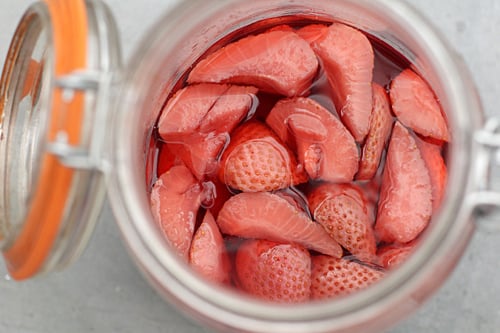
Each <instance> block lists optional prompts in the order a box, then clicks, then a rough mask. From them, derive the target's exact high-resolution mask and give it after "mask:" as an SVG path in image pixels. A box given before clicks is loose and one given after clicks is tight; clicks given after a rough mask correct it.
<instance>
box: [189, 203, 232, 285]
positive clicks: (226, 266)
mask: <svg viewBox="0 0 500 333" xmlns="http://www.w3.org/2000/svg"><path fill="white" fill-rule="evenodd" d="M189 263H190V264H191V267H193V269H194V270H196V271H197V272H198V273H199V274H201V275H202V276H203V277H205V278H206V279H208V280H209V281H212V282H216V283H228V282H229V281H230V268H231V267H230V263H229V255H228V253H227V251H226V247H225V245H224V239H223V238H222V235H221V233H220V231H219V227H218V226H217V224H216V223H215V220H214V217H213V216H212V214H211V213H210V212H206V213H205V217H204V219H203V222H202V223H201V224H200V227H199V228H198V230H196V233H195V234H194V237H193V241H192V243H191V249H190V251H189Z"/></svg>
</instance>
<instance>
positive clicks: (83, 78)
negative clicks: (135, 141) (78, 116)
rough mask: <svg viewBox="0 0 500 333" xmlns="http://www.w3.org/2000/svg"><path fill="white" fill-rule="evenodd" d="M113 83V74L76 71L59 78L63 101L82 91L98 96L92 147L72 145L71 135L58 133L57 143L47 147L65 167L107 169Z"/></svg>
mask: <svg viewBox="0 0 500 333" xmlns="http://www.w3.org/2000/svg"><path fill="white" fill-rule="evenodd" d="M111 81H112V75H111V73H101V72H97V71H76V72H73V73H70V74H68V75H65V76H62V77H59V78H57V79H56V81H55V84H56V86H57V87H58V88H60V89H62V91H63V100H67V101H71V99H72V98H73V96H74V94H75V92H78V91H79V92H82V91H83V92H92V93H93V94H94V96H95V105H94V107H95V111H94V115H93V120H92V127H91V131H90V132H91V133H90V141H89V145H88V147H81V146H75V145H71V144H70V143H69V141H68V134H67V133H66V132H64V131H60V132H59V133H57V134H56V138H55V140H54V141H52V142H50V143H48V144H47V147H46V149H47V151H48V152H50V153H51V154H53V155H55V156H57V157H58V159H59V160H60V162H61V163H62V164H63V165H65V166H67V167H69V168H73V169H82V170H100V171H106V170H107V168H108V163H107V162H106V161H104V159H103V156H102V153H103V148H104V143H105V141H104V140H105V135H106V124H107V121H108V119H107V117H108V107H109V105H108V98H109V90H110V86H111ZM85 112H89V110H85Z"/></svg>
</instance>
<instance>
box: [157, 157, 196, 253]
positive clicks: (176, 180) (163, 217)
mask: <svg viewBox="0 0 500 333" xmlns="http://www.w3.org/2000/svg"><path fill="white" fill-rule="evenodd" d="M200 192H201V189H200V186H199V184H198V183H197V181H196V179H195V178H194V177H193V175H192V174H191V171H189V169H188V168H187V167H185V166H184V165H177V166H173V167H172V168H171V169H170V170H169V171H167V172H166V173H164V174H163V175H162V176H160V178H158V180H157V181H156V183H155V184H154V185H153V189H152V192H151V211H152V213H153V217H154V218H155V220H156V222H157V223H158V225H159V226H160V229H161V230H162V232H163V234H164V235H165V238H166V239H167V241H168V242H169V243H170V245H171V247H172V248H173V250H174V252H176V253H177V254H178V255H179V256H180V257H182V258H184V259H186V260H187V259H188V254H189V248H190V246H191V240H192V237H193V233H194V228H195V223H196V214H197V212H198V209H199V207H200Z"/></svg>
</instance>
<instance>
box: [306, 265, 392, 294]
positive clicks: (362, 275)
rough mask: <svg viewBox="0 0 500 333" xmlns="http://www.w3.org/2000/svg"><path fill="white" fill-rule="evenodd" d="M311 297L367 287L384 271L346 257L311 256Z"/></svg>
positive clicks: (344, 292)
mask: <svg viewBox="0 0 500 333" xmlns="http://www.w3.org/2000/svg"><path fill="white" fill-rule="evenodd" d="M311 262H312V265H311V299H314V300H324V299H331V298H335V297H339V296H345V295H348V294H351V293H353V292H355V291H359V290H362V289H365V288H367V287H369V286H370V285H372V284H374V283H376V282H377V281H379V280H380V279H381V278H383V277H384V273H383V272H381V271H377V270H375V269H373V268H370V267H368V266H365V265H362V264H358V263H357V262H354V261H349V260H346V259H338V258H333V257H330V256H325V255H319V256H313V257H312V258H311Z"/></svg>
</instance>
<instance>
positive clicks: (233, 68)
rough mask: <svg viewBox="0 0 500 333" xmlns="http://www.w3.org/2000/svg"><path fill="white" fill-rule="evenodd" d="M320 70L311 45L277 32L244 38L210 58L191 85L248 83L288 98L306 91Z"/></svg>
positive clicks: (190, 79) (193, 76)
mask: <svg viewBox="0 0 500 333" xmlns="http://www.w3.org/2000/svg"><path fill="white" fill-rule="evenodd" d="M317 69H318V60H317V58H316V56H315V55H314V52H313V51H312V50H311V47H310V46H309V44H308V43H307V42H306V41H304V40H303V39H302V38H300V37H299V36H298V35H297V34H296V33H295V32H293V31H289V30H288V29H277V30H276V29H275V30H273V31H267V32H263V33H261V34H258V35H251V36H247V37H244V38H242V39H240V40H238V41H236V42H233V43H231V44H228V45H226V46H224V47H223V48H221V49H219V50H217V51H215V52H214V53H212V54H210V55H208V56H207V57H206V58H204V59H203V60H201V61H200V62H199V63H198V64H197V65H196V66H195V68H194V69H193V70H192V71H191V73H190V74H189V77H188V82H189V83H190V84H191V83H199V82H218V83H223V82H224V83H235V84H243V85H245V84H248V85H253V86H256V87H258V88H259V89H261V90H263V91H265V92H270V93H276V94H281V95H285V96H297V95H301V94H302V93H304V92H305V91H307V89H308V87H309V86H310V85H311V83H312V80H313V78H314V76H315V75H316V72H317Z"/></svg>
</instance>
